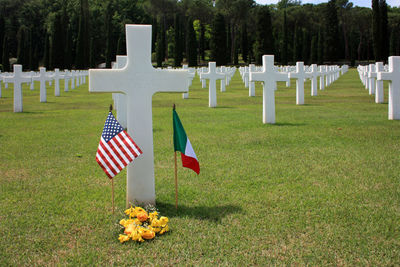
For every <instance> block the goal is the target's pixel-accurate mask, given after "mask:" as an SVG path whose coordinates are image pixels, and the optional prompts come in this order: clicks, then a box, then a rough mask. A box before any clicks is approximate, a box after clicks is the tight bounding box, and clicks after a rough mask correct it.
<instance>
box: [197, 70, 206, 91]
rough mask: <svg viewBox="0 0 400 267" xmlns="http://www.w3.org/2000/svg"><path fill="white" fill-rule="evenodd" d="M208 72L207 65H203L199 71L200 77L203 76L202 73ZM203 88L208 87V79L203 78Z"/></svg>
mask: <svg viewBox="0 0 400 267" xmlns="http://www.w3.org/2000/svg"><path fill="white" fill-rule="evenodd" d="M206 72H207V68H206V67H202V68H201V71H200V72H199V77H200V76H201V74H202V73H206ZM200 81H201V88H206V87H207V80H206V79H201V78H200Z"/></svg>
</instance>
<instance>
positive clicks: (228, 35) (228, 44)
mask: <svg viewBox="0 0 400 267" xmlns="http://www.w3.org/2000/svg"><path fill="white" fill-rule="evenodd" d="M227 26H228V27H227V31H226V62H227V63H230V62H232V35H231V24H230V23H228V25H227Z"/></svg>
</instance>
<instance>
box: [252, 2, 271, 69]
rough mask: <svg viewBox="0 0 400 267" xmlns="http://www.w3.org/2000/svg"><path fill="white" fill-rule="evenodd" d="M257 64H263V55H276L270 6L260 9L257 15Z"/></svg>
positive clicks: (255, 52)
mask: <svg viewBox="0 0 400 267" xmlns="http://www.w3.org/2000/svg"><path fill="white" fill-rule="evenodd" d="M254 54H255V57H256V64H261V63H262V62H261V58H262V56H263V55H267V54H268V55H273V54H274V38H273V35H272V23H271V13H270V10H269V7H268V6H261V7H259V9H258V11H257V14H256V43H255V51H254Z"/></svg>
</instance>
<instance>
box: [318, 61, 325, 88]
mask: <svg viewBox="0 0 400 267" xmlns="http://www.w3.org/2000/svg"><path fill="white" fill-rule="evenodd" d="M325 74H326V67H325V66H320V67H319V75H320V76H319V90H324V89H325V81H324V80H325Z"/></svg>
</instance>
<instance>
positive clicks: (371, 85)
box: [367, 64, 376, 95]
mask: <svg viewBox="0 0 400 267" xmlns="http://www.w3.org/2000/svg"><path fill="white" fill-rule="evenodd" d="M371 73H376V70H375V64H369V66H368V72H367V78H368V81H367V82H368V83H369V84H368V88H369V94H370V95H374V94H375V77H372V76H371V75H370V74H371Z"/></svg>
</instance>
